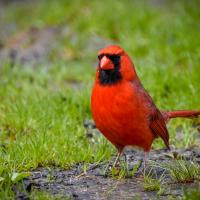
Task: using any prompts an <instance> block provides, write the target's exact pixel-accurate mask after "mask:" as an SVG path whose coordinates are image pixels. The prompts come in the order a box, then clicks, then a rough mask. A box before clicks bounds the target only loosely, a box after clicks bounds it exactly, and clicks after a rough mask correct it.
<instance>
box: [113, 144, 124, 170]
mask: <svg viewBox="0 0 200 200" xmlns="http://www.w3.org/2000/svg"><path fill="white" fill-rule="evenodd" d="M116 148H117V151H118V152H117V157H116V159H115V162H114V163H113V166H112V167H116V165H117V163H118V162H119V158H120V156H121V154H122V151H123V149H124V147H123V146H118V145H116Z"/></svg>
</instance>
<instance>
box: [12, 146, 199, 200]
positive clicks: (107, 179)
mask: <svg viewBox="0 0 200 200" xmlns="http://www.w3.org/2000/svg"><path fill="white" fill-rule="evenodd" d="M125 154H126V161H125V156H122V157H121V165H122V163H125V162H127V164H128V173H127V174H129V175H130V174H131V171H132V170H133V168H134V167H135V166H138V168H137V170H136V172H135V173H134V174H133V175H130V176H129V177H123V178H119V175H118V176H114V175H111V173H108V172H109V170H108V172H107V173H105V169H106V167H107V166H108V164H109V162H104V163H100V164H90V165H89V166H88V167H87V170H86V172H85V173H83V171H82V169H83V165H84V163H77V164H75V165H74V166H73V167H72V168H71V169H70V170H63V169H60V168H55V167H53V168H52V169H50V168H37V169H35V170H33V171H32V175H31V176H30V177H29V178H27V179H25V180H24V188H26V191H27V193H24V192H23V193H22V192H19V191H16V199H28V192H30V191H31V190H35V189H36V190H40V191H46V192H48V193H51V194H52V195H57V194H59V195H62V197H63V198H64V197H68V198H69V199H81V200H83V199H85V200H86V199H87V200H90V199H98V200H100V199H113V200H114V199H115V200H116V199H155V198H156V199H169V198H170V197H182V195H183V193H184V190H187V189H188V188H189V189H192V188H194V189H195V188H199V189H200V182H199V181H198V180H196V181H195V180H192V181H191V182H190V181H188V182H186V183H177V182H176V181H174V180H172V178H171V177H170V175H169V172H168V171H167V170H165V169H162V168H160V167H159V165H160V164H163V163H166V164H167V163H169V162H171V161H172V160H173V159H174V156H173V155H176V157H177V158H184V159H185V160H191V159H192V160H195V161H196V162H197V163H200V150H199V149H198V148H192V149H177V150H176V151H175V150H173V151H171V152H167V151H166V150H164V149H162V150H153V151H151V152H150V154H149V158H148V166H147V168H146V173H147V174H148V173H149V174H151V175H152V177H154V178H156V179H158V178H159V177H160V176H163V177H164V180H163V183H164V184H162V186H161V187H162V190H160V191H158V190H152V191H147V190H145V189H144V176H143V175H144V166H143V163H142V162H141V161H142V159H143V152H141V151H139V150H134V149H127V150H126V151H125ZM114 159H115V156H113V157H112V158H111V161H110V165H111V163H113V162H114ZM155 162H156V164H154V165H152V163H155ZM159 193H160V194H159Z"/></svg>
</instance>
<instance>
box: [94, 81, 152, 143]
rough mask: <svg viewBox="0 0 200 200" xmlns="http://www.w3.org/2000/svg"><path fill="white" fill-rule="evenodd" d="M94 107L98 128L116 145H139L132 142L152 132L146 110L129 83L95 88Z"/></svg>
mask: <svg viewBox="0 0 200 200" xmlns="http://www.w3.org/2000/svg"><path fill="white" fill-rule="evenodd" d="M91 107H92V115H93V118H94V120H95V123H96V126H97V128H98V129H99V130H100V131H101V132H102V133H103V134H104V135H105V137H106V138H107V139H108V140H110V141H111V142H112V143H114V144H120V143H123V145H137V144H133V143H137V142H134V141H133V140H140V139H141V138H143V137H144V136H142V135H141V134H143V133H142V132H143V131H144V130H146V129H149V128H148V126H147V116H146V110H145V106H142V104H141V102H140V99H139V98H138V95H137V93H136V90H135V88H134V85H133V84H132V83H130V82H122V83H120V84H116V85H110V86H101V85H98V84H95V86H94V88H93V92H92V98H91ZM148 131H149V130H148ZM138 135H139V136H138Z"/></svg>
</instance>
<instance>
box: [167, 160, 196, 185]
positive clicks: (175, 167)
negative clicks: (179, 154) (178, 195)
mask: <svg viewBox="0 0 200 200" xmlns="http://www.w3.org/2000/svg"><path fill="white" fill-rule="evenodd" d="M164 168H165V169H166V170H168V171H169V174H170V176H171V178H172V179H173V180H174V181H176V182H178V183H191V182H194V181H195V180H200V166H199V164H198V163H196V162H194V161H192V160H190V161H188V160H174V161H173V162H172V163H170V164H166V165H164Z"/></svg>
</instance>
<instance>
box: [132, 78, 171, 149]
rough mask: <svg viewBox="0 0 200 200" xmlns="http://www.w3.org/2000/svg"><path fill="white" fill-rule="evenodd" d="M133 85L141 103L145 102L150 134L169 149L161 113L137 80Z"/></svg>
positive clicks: (167, 135)
mask: <svg viewBox="0 0 200 200" xmlns="http://www.w3.org/2000/svg"><path fill="white" fill-rule="evenodd" d="M134 85H135V86H136V88H137V91H138V93H139V95H140V98H142V99H143V102H145V105H146V106H147V109H148V120H149V127H150V129H151V131H152V133H153V134H154V135H155V136H156V137H161V138H162V139H163V141H164V143H165V145H166V147H167V148H168V149H170V147H169V134H168V130H167V127H166V123H165V120H164V118H163V116H162V114H161V112H160V111H159V110H158V108H156V106H155V104H154V102H153V99H152V98H151V96H150V95H149V94H148V92H147V91H146V90H145V89H144V87H143V86H142V84H141V83H140V81H139V80H136V81H135V83H134Z"/></svg>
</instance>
